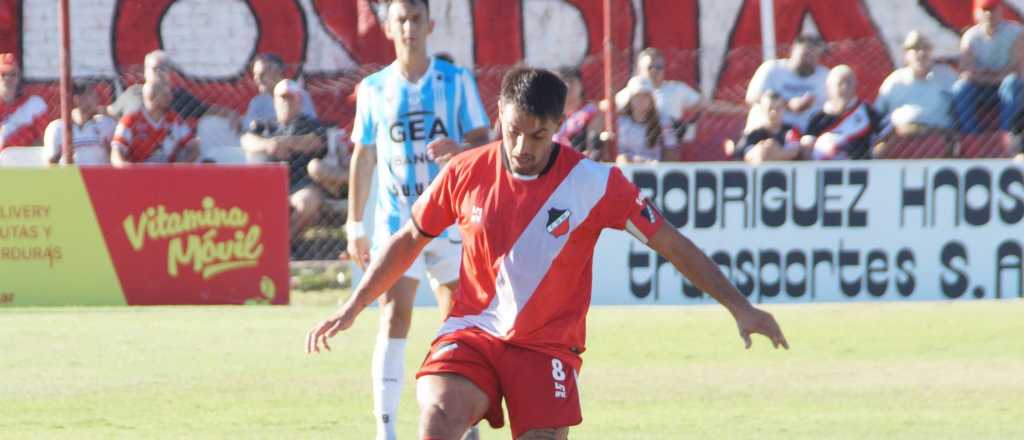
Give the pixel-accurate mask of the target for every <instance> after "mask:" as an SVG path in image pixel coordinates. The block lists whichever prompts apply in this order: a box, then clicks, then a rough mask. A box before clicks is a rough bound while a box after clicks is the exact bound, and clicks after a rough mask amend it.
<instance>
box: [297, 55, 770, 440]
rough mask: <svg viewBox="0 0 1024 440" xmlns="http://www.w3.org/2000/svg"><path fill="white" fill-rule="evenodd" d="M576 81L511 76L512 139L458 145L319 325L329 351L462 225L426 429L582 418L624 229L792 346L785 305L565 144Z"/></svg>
mask: <svg viewBox="0 0 1024 440" xmlns="http://www.w3.org/2000/svg"><path fill="white" fill-rule="evenodd" d="M565 96H566V87H565V84H564V83H562V82H561V80H559V79H558V77H556V76H555V75H554V74H552V73H550V72H548V71H545V70H537V69H527V68H519V69H514V70H512V71H510V72H509V73H508V74H507V75H506V76H505V79H504V80H503V81H502V87H501V97H500V100H499V117H500V118H501V122H502V140H501V141H499V142H495V143H492V144H490V145H487V146H484V147H480V148H477V149H475V150H470V151H468V152H465V153H462V154H460V155H459V156H456V157H455V158H454V159H452V161H451V162H450V163H449V164H448V166H447V167H445V169H444V170H443V171H442V172H441V174H440V175H439V176H438V177H437V179H435V180H434V181H433V183H432V184H431V185H430V187H429V189H428V190H427V192H426V193H424V194H423V196H421V197H420V199H418V200H417V202H416V203H415V204H414V205H413V213H412V218H411V221H410V222H409V223H408V224H407V225H405V227H404V228H403V229H401V230H400V231H399V232H398V233H397V234H395V235H394V236H392V237H391V240H390V242H389V243H388V244H387V246H386V247H385V248H384V249H383V250H382V252H381V254H380V255H381V256H380V258H377V259H374V260H371V264H370V267H369V268H368V270H367V273H366V276H365V277H364V278H363V281H362V283H360V285H359V286H358V287H357V288H356V290H355V292H354V294H353V295H352V297H351V298H349V300H348V301H347V302H346V303H345V304H344V305H343V306H342V307H341V309H340V310H338V311H337V312H336V313H334V314H332V315H331V316H330V317H328V319H326V320H324V321H322V322H321V323H319V324H318V325H317V326H316V327H314V329H313V330H311V331H310V332H309V334H308V335H307V338H306V350H307V351H308V352H318V351H319V350H320V345H321V344H323V346H324V347H325V348H328V349H329V347H328V346H327V339H328V338H329V337H331V336H333V335H334V334H336V333H337V332H339V331H341V330H345V329H347V328H349V327H350V326H351V325H352V323H353V322H354V320H355V318H356V316H357V315H358V314H359V313H360V312H361V311H362V310H363V309H364V308H365V307H366V306H367V305H369V304H370V303H371V302H372V301H373V300H374V299H375V298H376V297H377V296H378V295H380V294H381V292H383V291H384V290H385V289H386V288H387V287H388V286H390V285H391V284H392V283H394V281H395V280H397V279H398V277H400V276H401V275H402V273H403V272H404V271H405V269H406V268H407V267H408V266H409V265H410V264H411V263H412V261H413V260H414V259H415V258H416V256H417V255H418V254H419V252H420V251H421V250H422V249H423V248H424V246H426V245H427V243H428V242H429V241H430V239H431V237H433V236H436V235H439V234H441V233H442V232H443V231H444V230H445V228H446V227H448V226H449V225H452V224H455V225H458V227H459V230H460V232H461V233H462V237H463V251H462V267H461V272H460V278H459V289H458V292H457V293H456V295H455V296H454V297H453V303H454V305H453V307H452V309H451V311H450V312H449V314H448V316H447V318H446V319H445V322H444V324H443V325H442V327H441V331H440V335H439V337H438V338H437V339H436V340H435V341H434V343H433V346H432V348H431V352H430V353H429V354H428V355H427V357H426V359H425V360H424V362H423V365H422V367H421V369H420V371H419V373H418V374H417V377H418V382H417V394H418V398H419V402H420V406H421V417H420V422H421V426H420V434H421V436H422V438H423V439H457V438H459V436H461V434H462V433H463V432H465V431H466V428H468V427H469V426H471V425H472V424H474V423H476V422H477V421H479V420H481V419H484V418H486V419H487V420H488V421H489V422H490V423H491V425H492V426H494V427H496V428H497V427H500V426H502V425H503V424H504V420H503V417H502V410H501V400H502V399H504V400H505V402H506V406H507V408H508V414H509V419H510V423H511V428H512V435H513V437H514V438H560V439H564V438H566V437H567V436H568V429H569V426H573V425H577V424H579V423H580V422H581V421H582V415H581V410H580V405H579V391H578V388H577V383H576V377H577V373H578V371H579V368H580V365H581V359H580V354H581V353H583V351H584V350H585V341H584V339H585V334H586V314H587V310H588V309H589V305H590V290H591V280H592V267H591V264H592V261H593V253H594V245H595V244H596V242H597V239H598V237H599V236H600V234H601V231H602V230H603V229H605V228H615V229H624V230H626V231H628V232H630V233H631V234H632V235H634V236H635V237H636V238H637V239H639V240H640V241H642V242H644V243H646V244H647V245H648V246H650V247H651V248H652V249H654V250H656V251H657V252H658V253H660V254H661V255H663V256H664V257H665V258H666V259H668V260H669V261H670V262H672V264H673V265H674V266H675V267H676V268H677V269H679V270H680V271H681V272H682V273H683V274H684V275H685V276H686V277H687V278H688V279H689V280H691V281H692V282H693V283H694V284H695V285H696V286H697V287H699V288H700V289H701V290H703V291H705V292H708V293H709V294H710V295H711V296H712V297H714V298H715V299H717V300H718V301H719V302H721V303H722V304H723V305H724V306H725V307H726V308H727V309H728V310H729V311H730V312H731V313H732V315H733V317H734V318H735V319H736V322H737V324H738V326H739V330H740V334H741V335H742V336H743V338H744V340H745V341H746V343H747V346H748V347H749V345H750V334H751V333H760V334H763V335H766V336H768V337H769V338H770V339H771V340H772V343H773V344H775V346H776V347H778V346H784V347H786V346H787V343H786V340H785V337H784V336H783V335H782V332H781V330H780V329H779V327H778V324H776V322H775V320H774V318H772V316H771V315H770V314H768V313H766V312H764V311H761V310H759V309H757V308H754V307H753V306H751V305H750V303H749V302H748V301H747V299H746V298H745V297H743V295H741V294H740V293H739V292H738V291H737V290H736V289H735V288H734V287H733V286H732V285H731V284H730V283H729V282H728V281H727V280H726V278H725V277H724V276H723V275H722V273H721V272H720V271H719V270H718V267H717V266H716V265H715V264H714V263H713V262H712V261H711V260H710V259H708V258H707V256H705V255H704V254H703V253H702V252H701V251H700V250H699V249H698V248H697V247H696V246H695V245H694V244H693V243H692V242H690V241H689V240H688V239H686V238H685V237H683V236H682V235H681V234H679V232H678V231H677V230H676V229H675V228H674V227H672V226H671V225H669V224H667V223H666V222H665V220H664V219H663V218H662V217H661V215H660V214H659V213H658V212H657V210H655V209H654V207H653V206H652V205H651V204H650V202H649V201H647V200H645V199H644V198H643V197H641V196H640V192H639V190H638V189H637V187H636V186H635V185H633V184H632V183H630V182H629V181H628V180H627V179H626V178H625V176H623V174H622V172H621V171H620V170H619V169H617V168H613V167H609V166H606V165H603V164H599V163H596V162H593V161H591V160H589V159H586V158H584V157H583V155H582V154H580V153H578V152H577V151H575V150H573V149H572V148H570V147H566V146H562V145H557V144H552V143H551V135H552V134H553V133H554V132H555V131H556V130H558V127H559V125H560V123H561V119H562V108H563V106H564V104H565Z"/></svg>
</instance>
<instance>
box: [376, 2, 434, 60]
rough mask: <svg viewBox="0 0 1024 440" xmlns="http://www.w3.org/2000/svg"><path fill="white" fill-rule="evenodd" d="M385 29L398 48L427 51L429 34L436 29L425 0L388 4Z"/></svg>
mask: <svg viewBox="0 0 1024 440" xmlns="http://www.w3.org/2000/svg"><path fill="white" fill-rule="evenodd" d="M384 29H385V32H386V34H387V36H388V38H390V39H391V41H393V42H394V43H395V47H396V49H399V50H411V51H423V52H424V53H426V50H427V35H430V32H431V31H433V30H434V22H433V21H431V20H430V13H429V11H428V10H427V6H426V5H424V4H423V2H419V1H397V2H392V3H391V4H390V5H389V6H388V16H387V26H386V27H385V28H384Z"/></svg>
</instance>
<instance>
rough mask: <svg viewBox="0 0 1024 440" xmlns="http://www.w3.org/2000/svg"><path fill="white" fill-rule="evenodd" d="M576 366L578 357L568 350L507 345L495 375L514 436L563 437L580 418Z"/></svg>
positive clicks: (524, 437) (536, 437)
mask: <svg viewBox="0 0 1024 440" xmlns="http://www.w3.org/2000/svg"><path fill="white" fill-rule="evenodd" d="M578 368H579V357H578V356H575V355H572V354H569V353H566V354H564V355H558V356H552V355H551V354H548V353H542V352H539V351H535V350H530V349H526V348H521V347H514V346H510V347H509V348H508V349H507V351H506V352H505V354H504V356H502V362H501V364H500V366H499V373H498V376H499V377H500V378H501V388H502V390H504V392H505V405H506V407H507V408H508V419H509V425H511V427H512V436H513V438H516V439H549V438H550V439H564V438H566V436H568V433H569V427H570V426H575V425H578V424H580V422H582V421H583V415H582V409H581V407H580V393H579V386H578V375H577V373H576V371H577V370H578Z"/></svg>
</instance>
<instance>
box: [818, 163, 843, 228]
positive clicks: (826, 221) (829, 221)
mask: <svg viewBox="0 0 1024 440" xmlns="http://www.w3.org/2000/svg"><path fill="white" fill-rule="evenodd" d="M823 173H824V175H825V179H824V180H825V181H824V183H823V184H822V185H821V189H820V190H819V191H818V194H819V195H820V197H821V211H822V213H823V214H822V225H823V226H826V227H827V226H842V225H843V211H841V210H833V209H828V205H829V204H828V202H829V201H830V200H839V199H840V198H841V197H839V196H830V195H828V188H829V187H830V186H840V185H842V184H843V170H836V169H829V170H824V171H823Z"/></svg>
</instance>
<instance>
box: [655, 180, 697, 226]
mask: <svg viewBox="0 0 1024 440" xmlns="http://www.w3.org/2000/svg"><path fill="white" fill-rule="evenodd" d="M661 187H662V188H663V189H664V192H663V193H662V194H661V215H664V216H665V220H666V221H667V222H669V224H671V225H672V226H675V227H676V228H681V227H683V226H686V223H687V222H688V221H689V219H690V208H689V206H690V203H692V200H693V199H692V198H690V178H689V177H688V176H687V175H686V174H683V173H681V172H679V171H669V172H667V173H665V175H664V176H663V177H662V178H661ZM674 190H678V191H682V192H683V200H685V201H686V202H685V203H683V206H682V207H680V208H679V210H676V211H673V210H671V209H669V208H668V194H669V193H670V192H672V191H674Z"/></svg>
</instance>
